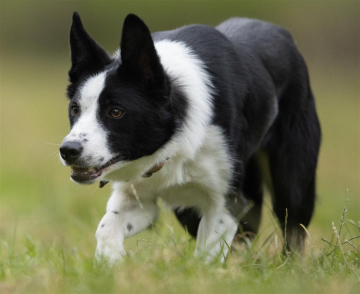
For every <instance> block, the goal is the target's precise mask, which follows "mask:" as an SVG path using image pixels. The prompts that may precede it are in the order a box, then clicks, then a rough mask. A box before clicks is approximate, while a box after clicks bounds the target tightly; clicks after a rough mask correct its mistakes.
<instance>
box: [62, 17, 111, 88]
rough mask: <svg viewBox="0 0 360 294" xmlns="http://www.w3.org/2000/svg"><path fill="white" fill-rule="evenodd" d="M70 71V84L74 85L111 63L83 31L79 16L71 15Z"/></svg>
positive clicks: (106, 55) (103, 51)
mask: <svg viewBox="0 0 360 294" xmlns="http://www.w3.org/2000/svg"><path fill="white" fill-rule="evenodd" d="M70 47H71V63H72V66H71V69H70V71H69V77H70V82H71V83H75V82H77V81H78V80H79V79H80V78H81V77H83V76H86V75H90V74H93V73H96V72H98V71H101V70H102V69H104V67H105V66H106V65H108V64H110V63H111V58H110V57H109V55H108V54H107V53H106V52H105V50H104V49H102V48H101V47H100V46H99V45H98V44H97V43H96V42H95V41H94V40H93V39H92V38H91V37H90V36H89V35H88V33H87V32H86V31H85V29H84V27H83V25H82V22H81V19H80V16H79V14H78V13H77V12H74V14H73V22H72V25H71V30H70Z"/></svg>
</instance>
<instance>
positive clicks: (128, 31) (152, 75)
mask: <svg viewBox="0 0 360 294" xmlns="http://www.w3.org/2000/svg"><path fill="white" fill-rule="evenodd" d="M120 48H121V60H122V66H120V67H119V72H123V73H126V74H131V75H132V77H135V78H137V79H141V80H142V81H144V82H145V84H146V86H150V87H151V86H154V85H158V84H159V83H162V82H163V81H164V70H163V68H162V66H161V63H160V59H159V56H158V55H157V53H156V50H155V46H154V41H153V39H152V37H151V33H150V31H149V29H148V27H147V26H146V24H145V23H144V22H143V21H142V20H141V19H140V18H139V17H137V16H136V15H134V14H129V15H128V16H127V17H126V19H125V21H124V26H123V31H122V38H121V44H120Z"/></svg>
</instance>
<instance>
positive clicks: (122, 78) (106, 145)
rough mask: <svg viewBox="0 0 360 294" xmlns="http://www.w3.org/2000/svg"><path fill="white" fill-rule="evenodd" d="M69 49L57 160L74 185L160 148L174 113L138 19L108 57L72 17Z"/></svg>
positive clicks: (145, 30)
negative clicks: (65, 114) (66, 123)
mask: <svg viewBox="0 0 360 294" xmlns="http://www.w3.org/2000/svg"><path fill="white" fill-rule="evenodd" d="M70 47H71V62H72V66H71V69H70V71H69V78H70V85H69V86H68V97H69V99H70V104H69V119H70V126H71V131H70V133H69V134H68V135H67V136H66V137H65V139H64V141H63V143H62V144H61V147H60V155H61V159H62V161H63V163H64V164H65V165H68V166H71V168H72V173H71V178H72V179H73V180H74V181H76V182H78V183H85V184H90V183H93V182H95V181H98V180H101V179H102V178H103V177H104V176H105V175H106V174H109V173H111V172H113V171H115V170H117V169H119V168H121V167H122V166H123V165H124V164H125V163H128V162H129V161H133V160H135V159H138V158H140V157H143V156H146V155H150V154H153V153H154V152H155V151H156V150H158V149H159V148H160V147H161V146H163V145H164V144H165V143H166V142H167V141H168V140H169V138H170V137H171V136H172V134H173V132H174V130H175V127H176V114H174V113H173V111H172V105H171V101H170V100H171V99H170V98H169V97H170V82H169V78H168V77H167V75H166V74H165V71H164V69H163V67H162V65H161V63H160V59H159V56H158V55H157V52H156V49H155V46H154V42H153V39H152V37H151V34H150V31H149V29H148V28H147V26H146V25H145V23H144V22H143V21H142V20H141V19H139V18H138V17H137V16H135V15H128V16H127V18H126V19H125V22H124V26H123V31H122V39H121V44H120V54H119V56H115V57H114V58H113V57H110V56H109V55H108V54H107V53H106V52H105V50H103V49H102V48H101V47H100V46H99V45H98V44H97V43H96V42H95V41H94V40H93V39H92V38H91V37H90V36H89V35H88V34H87V32H86V31H85V29H84V27H83V25H82V23H81V20H80V17H79V15H78V14H77V13H74V15H73V23H72V26H71V31H70Z"/></svg>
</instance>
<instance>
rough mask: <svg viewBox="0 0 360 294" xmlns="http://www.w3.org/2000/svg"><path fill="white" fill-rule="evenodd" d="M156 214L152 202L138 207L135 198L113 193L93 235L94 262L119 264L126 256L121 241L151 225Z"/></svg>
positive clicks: (155, 205)
mask: <svg viewBox="0 0 360 294" xmlns="http://www.w3.org/2000/svg"><path fill="white" fill-rule="evenodd" d="M158 210H159V209H158V206H157V204H156V202H155V201H142V202H141V203H139V202H138V201H137V200H136V198H135V196H130V195H126V196H125V195H122V194H121V193H120V192H119V191H116V190H115V191H114V192H113V194H112V196H111V198H110V199H109V202H108V205H107V209H106V214H105V215H104V217H103V218H102V220H101V221H100V224H99V226H98V229H97V231H96V239H97V247H96V255H95V257H96V259H97V260H98V261H99V260H102V259H105V260H106V261H107V262H109V263H110V264H113V263H115V262H116V261H117V260H122V256H124V255H125V254H126V253H125V250H124V245H123V243H124V239H126V238H128V237H131V236H133V235H135V234H137V233H139V232H141V231H143V230H145V229H147V228H148V227H149V226H150V225H151V224H153V223H154V222H155V220H156V219H157V216H158Z"/></svg>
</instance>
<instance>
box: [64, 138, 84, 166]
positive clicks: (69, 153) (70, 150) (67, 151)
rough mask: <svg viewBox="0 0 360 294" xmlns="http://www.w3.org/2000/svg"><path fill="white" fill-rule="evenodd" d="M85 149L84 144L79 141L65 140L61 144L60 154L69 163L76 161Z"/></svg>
mask: <svg viewBox="0 0 360 294" xmlns="http://www.w3.org/2000/svg"><path fill="white" fill-rule="evenodd" d="M82 150H83V147H82V145H81V144H80V143H79V142H77V141H70V142H64V143H62V144H61V146H60V155H61V157H62V158H63V159H64V160H65V161H67V162H68V163H72V162H74V161H75V160H76V159H78V157H79V156H80V154H81V152H82Z"/></svg>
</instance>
